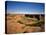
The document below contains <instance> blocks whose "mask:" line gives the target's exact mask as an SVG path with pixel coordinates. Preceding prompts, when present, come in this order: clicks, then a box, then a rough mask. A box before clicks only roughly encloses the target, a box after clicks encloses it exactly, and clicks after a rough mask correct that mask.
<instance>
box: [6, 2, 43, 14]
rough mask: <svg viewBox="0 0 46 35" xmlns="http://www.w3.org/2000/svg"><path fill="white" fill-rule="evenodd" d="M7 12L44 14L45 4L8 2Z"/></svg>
mask: <svg viewBox="0 0 46 35" xmlns="http://www.w3.org/2000/svg"><path fill="white" fill-rule="evenodd" d="M7 12H8V13H27V14H43V13H44V3H33V2H15V1H8V2H7Z"/></svg>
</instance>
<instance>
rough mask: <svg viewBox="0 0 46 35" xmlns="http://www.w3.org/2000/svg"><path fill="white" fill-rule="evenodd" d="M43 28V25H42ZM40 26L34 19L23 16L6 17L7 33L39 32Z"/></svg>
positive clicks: (11, 15)
mask: <svg viewBox="0 0 46 35" xmlns="http://www.w3.org/2000/svg"><path fill="white" fill-rule="evenodd" d="M43 26H44V25H43ZM41 29H42V28H41V24H40V25H39V20H38V19H36V18H29V17H26V16H25V14H24V15H23V14H10V15H7V33H9V34H15V33H29V32H41Z"/></svg>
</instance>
